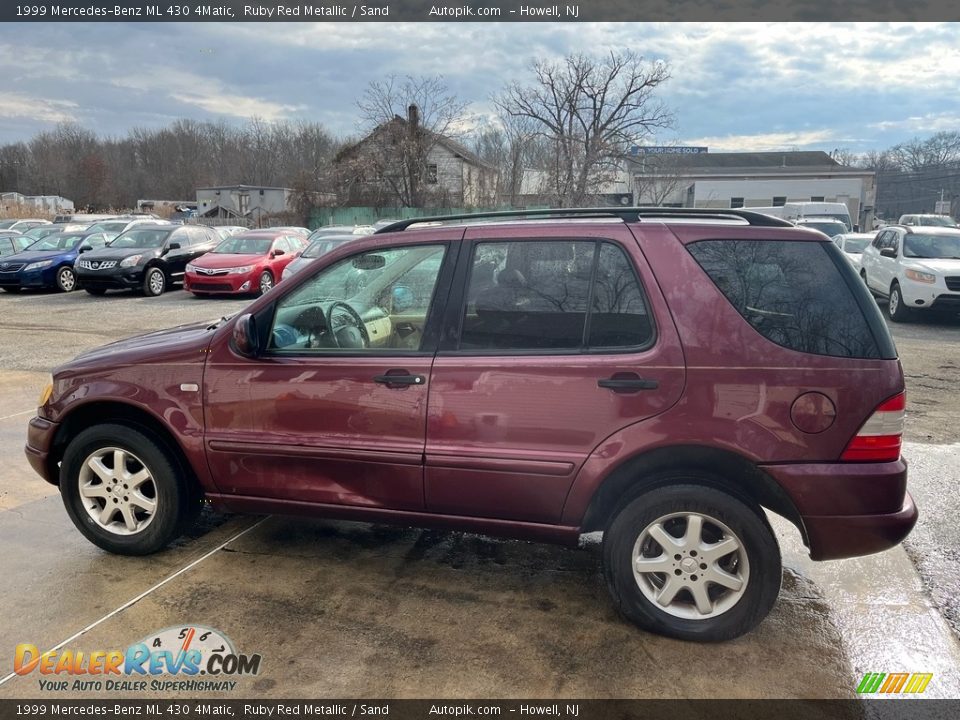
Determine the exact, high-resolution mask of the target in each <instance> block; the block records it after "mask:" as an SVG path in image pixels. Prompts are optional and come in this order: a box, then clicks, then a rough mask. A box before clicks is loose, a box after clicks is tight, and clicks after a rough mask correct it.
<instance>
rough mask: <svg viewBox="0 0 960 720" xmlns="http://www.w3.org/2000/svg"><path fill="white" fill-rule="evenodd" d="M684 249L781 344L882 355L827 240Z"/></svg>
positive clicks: (713, 243)
mask: <svg viewBox="0 0 960 720" xmlns="http://www.w3.org/2000/svg"><path fill="white" fill-rule="evenodd" d="M687 249H688V250H689V251H690V253H691V254H692V255H693V257H694V259H696V261H697V263H699V265H700V267H702V268H703V269H704V271H705V272H706V273H707V275H708V276H709V277H710V279H711V280H712V281H713V282H714V284H715V285H716V286H717V288H719V290H720V292H722V293H723V295H724V296H725V297H726V298H727V300H729V301H730V303H731V304H732V305H733V306H734V308H736V310H737V312H738V313H740V315H742V316H743V318H744V319H745V320H746V321H747V322H748V323H750V325H751V326H752V327H753V328H754V329H755V330H756V331H757V332H759V333H760V334H761V335H763V336H764V337H765V338H767V339H768V340H771V341H772V342H775V343H776V344H777V345H781V346H783V347H786V348H789V349H791V350H797V351H799V352H805V353H813V354H816V355H830V356H834V357H850V358H880V357H882V354H881V350H880V347H879V346H878V343H877V339H876V337H875V336H874V332H873V330H872V329H871V325H870V323H869V322H868V320H867V318H866V317H865V315H864V311H863V309H862V307H863V306H862V304H861V303H860V302H858V299H857V298H856V297H854V294H853V291H852V290H851V288H850V285H849V284H848V283H847V279H846V278H845V277H844V276H843V275H842V274H841V270H840V268H839V267H838V265H837V264H836V263H835V262H834V261H833V259H832V258H831V257H830V255H829V254H828V251H830V250H835V248H834V247H833V246H831V245H830V243H828V242H824V243H819V242H809V241H796V242H791V241H780V240H777V241H768V240H701V241H699V242H695V243H691V244H690V245H688V246H687ZM874 309H875V308H874Z"/></svg>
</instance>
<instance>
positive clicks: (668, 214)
mask: <svg viewBox="0 0 960 720" xmlns="http://www.w3.org/2000/svg"><path fill="white" fill-rule="evenodd" d="M540 218H545V219H553V218H620V219H621V220H623V222H627V223H635V222H640V221H641V219H642V218H693V219H703V220H734V219H738V220H746V221H747V222H748V223H749V224H750V225H756V226H759V227H793V223H792V222H789V221H788V220H783V219H781V218H776V217H772V216H770V215H764V214H763V213H758V212H751V211H749V210H740V209H730V210H728V209H718V210H714V209H711V208H675V207H628V208H620V207H606V208H543V209H539V210H496V211H491V212H478V213H466V214H463V215H438V216H435V217H421V218H410V219H408V220H399V221H398V222H395V223H391V224H390V225H386V226H384V227H382V228H380V229H379V230H377V231H376V233H374V234H376V235H381V234H383V233H394V232H403V231H404V230H406V229H407V228H409V227H410V226H411V225H420V224H421V223H452V224H456V223H458V222H463V221H466V222H469V221H472V220H488V219H492V220H536V219H540Z"/></svg>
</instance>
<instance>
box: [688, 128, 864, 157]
mask: <svg viewBox="0 0 960 720" xmlns="http://www.w3.org/2000/svg"><path fill="white" fill-rule="evenodd" d="M851 142H856V139H854V138H841V137H838V136H837V135H836V134H835V132H834V131H832V130H825V129H824V130H801V131H797V132H773V133H758V134H756V135H725V136H722V137H719V136H717V137H700V138H693V139H692V140H687V141H686V143H685V144H687V145H706V146H707V147H709V148H710V150H711V152H765V151H772V150H787V149H790V148H793V147H799V148H803V147H810V146H814V145H824V144H841V143H851Z"/></svg>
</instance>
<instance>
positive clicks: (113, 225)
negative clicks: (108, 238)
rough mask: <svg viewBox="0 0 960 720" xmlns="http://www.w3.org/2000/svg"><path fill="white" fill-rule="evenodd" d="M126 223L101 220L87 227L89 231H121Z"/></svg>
mask: <svg viewBox="0 0 960 720" xmlns="http://www.w3.org/2000/svg"><path fill="white" fill-rule="evenodd" d="M127 225H128V223H127V222H126V221H124V222H102V223H96V224H95V225H91V226H90V227H89V228H87V229H88V230H89V231H90V232H112V233H122V232H123V231H124V228H126V227H127Z"/></svg>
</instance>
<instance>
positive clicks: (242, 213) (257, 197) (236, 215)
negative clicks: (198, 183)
mask: <svg viewBox="0 0 960 720" xmlns="http://www.w3.org/2000/svg"><path fill="white" fill-rule="evenodd" d="M292 193H293V190H291V189H290V188H283V187H259V186H253V185H220V186H217V187H205V188H197V215H199V216H200V217H205V218H217V219H234V220H244V221H246V222H251V223H253V224H254V225H256V226H259V225H260V220H261V219H265V218H269V217H271V216H273V215H279V214H281V213H285V212H288V211H289V210H290V209H291V208H290V196H291V194H292Z"/></svg>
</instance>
